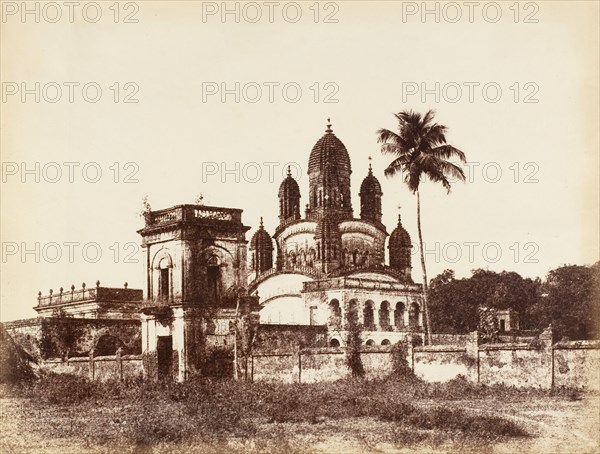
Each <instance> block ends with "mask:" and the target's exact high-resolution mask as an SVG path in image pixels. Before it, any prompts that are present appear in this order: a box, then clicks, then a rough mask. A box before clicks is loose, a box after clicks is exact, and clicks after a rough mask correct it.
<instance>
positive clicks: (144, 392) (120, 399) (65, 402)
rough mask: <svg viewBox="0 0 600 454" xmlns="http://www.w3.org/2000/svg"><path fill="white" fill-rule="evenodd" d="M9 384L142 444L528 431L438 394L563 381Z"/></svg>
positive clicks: (471, 394) (101, 435)
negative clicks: (279, 431) (335, 427)
mask: <svg viewBox="0 0 600 454" xmlns="http://www.w3.org/2000/svg"><path fill="white" fill-rule="evenodd" d="M7 393H8V395H11V396H18V397H25V398H27V399H28V401H29V402H30V404H31V406H32V407H35V408H46V409H61V408H62V409H66V410H65V411H66V412H67V413H68V412H69V411H72V412H73V414H77V413H79V412H81V414H85V415H86V419H87V420H94V419H96V420H97V421H96V423H95V424H94V427H96V429H95V430H93V431H89V433H87V434H86V435H85V436H86V437H88V438H87V439H89V440H91V441H93V442H95V443H103V444H106V443H112V442H116V441H118V440H120V441H121V442H123V443H126V444H134V445H136V446H138V447H141V448H143V447H151V446H155V445H157V444H161V443H163V444H164V443H167V444H172V443H176V444H177V443H185V442H189V441H190V440H195V441H197V442H198V441H200V442H203V443H206V445H207V446H221V447H222V446H225V445H226V444H227V442H228V440H231V439H244V440H245V439H257V440H260V439H262V438H264V430H265V429H264V428H265V427H275V426H277V425H280V424H284V425H285V424H309V425H310V424H315V425H317V424H322V423H326V422H327V421H342V420H347V421H350V420H356V419H361V418H363V419H364V418H368V419H371V420H373V419H374V420H376V421H380V422H382V423H385V424H391V425H392V427H393V430H394V432H393V433H394V437H392V438H393V442H394V443H396V444H407V443H408V444H411V443H420V442H421V441H422V440H423V439H427V438H428V437H430V435H431V434H429V432H431V433H435V434H436V437H438V438H439V437H440V432H442V433H444V434H446V435H444V437H442V438H443V439H446V440H453V439H455V438H456V437H459V438H460V437H463V438H471V439H475V440H490V439H499V438H509V437H524V436H527V433H526V431H525V430H524V429H523V428H522V427H520V426H519V425H517V424H515V423H514V422H512V421H510V420H508V419H504V418H501V417H498V416H494V415H489V414H484V413H475V412H473V411H470V410H467V409H464V408H457V407H456V406H452V407H449V406H441V405H439V404H438V403H436V402H439V401H452V400H457V401H460V400H469V399H470V400H473V399H481V400H484V401H488V400H490V399H512V400H515V399H516V400H521V399H522V400H530V399H533V398H539V397H550V396H552V395H555V394H557V391H552V392H551V391H547V390H523V389H515V388H510V387H505V386H487V387H486V386H479V385H475V384H472V383H470V382H468V381H467V380H465V379H462V378H458V379H455V380H452V381H450V382H447V383H443V384H442V383H437V384H435V383H425V382H423V381H421V380H418V379H416V378H415V377H411V376H405V377H397V378H390V379H387V380H372V381H367V380H352V379H348V380H340V381H336V382H331V383H315V384H277V383H248V382H235V381H231V380H229V381H211V380H206V379H197V380H190V381H188V382H186V383H153V382H143V381H129V382H127V381H125V382H109V383H97V382H90V381H88V380H86V379H83V378H80V377H74V376H68V375H54V374H48V375H46V376H44V377H43V378H42V379H40V380H37V381H34V382H30V383H25V384H22V385H21V386H17V387H12V388H10V389H8V390H7V389H5V390H4V394H7ZM558 393H559V394H560V397H564V398H569V397H570V396H571V395H572V391H571V390H565V391H562V392H561V391H558ZM458 404H460V403H458ZM70 409H72V410H70ZM82 425H83V424H82ZM71 426H73V423H71ZM84 430H85V429H84ZM428 431H429V432H428ZM67 432H68V431H67ZM74 433H76V432H74ZM428 434H429V435H428ZM258 435H260V436H258ZM261 437H262V438H261ZM430 438H431V437H430ZM263 441H264V440H263ZM278 441H280V442H283V441H282V440H278ZM215 443H217V445H215ZM219 443H221V444H219ZM223 443H225V445H223ZM290 449H291V448H290ZM291 450H292V451H293V449H291Z"/></svg>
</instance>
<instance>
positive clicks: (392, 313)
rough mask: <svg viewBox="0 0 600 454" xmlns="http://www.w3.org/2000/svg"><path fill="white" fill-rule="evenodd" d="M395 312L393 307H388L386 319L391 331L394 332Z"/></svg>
mask: <svg viewBox="0 0 600 454" xmlns="http://www.w3.org/2000/svg"><path fill="white" fill-rule="evenodd" d="M395 310H396V308H395V307H392V306H390V310H389V312H388V319H389V322H390V326H391V327H392V330H394V329H395V328H396V326H395V323H394V322H395V320H394V311H395Z"/></svg>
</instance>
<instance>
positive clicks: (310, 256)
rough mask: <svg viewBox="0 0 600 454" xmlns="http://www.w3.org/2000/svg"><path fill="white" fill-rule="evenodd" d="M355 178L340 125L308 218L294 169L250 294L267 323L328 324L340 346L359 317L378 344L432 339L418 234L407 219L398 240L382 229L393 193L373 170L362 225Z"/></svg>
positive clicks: (321, 162) (315, 162) (317, 176)
mask: <svg viewBox="0 0 600 454" xmlns="http://www.w3.org/2000/svg"><path fill="white" fill-rule="evenodd" d="M351 173H352V166H351V163H350V157H349V155H348V150H347V149H346V147H345V145H344V144H343V143H342V141H341V140H340V139H339V138H338V137H337V136H336V135H335V134H334V133H333V130H332V128H331V123H328V125H327V129H326V130H325V134H324V135H323V136H322V137H321V138H320V139H319V140H317V142H316V143H315V145H314V146H313V148H312V151H311V152H310V156H309V159H308V180H309V181H308V186H309V187H308V191H307V194H308V196H307V202H308V203H306V205H305V209H304V216H302V215H301V212H300V205H301V198H302V196H301V190H300V187H299V185H298V183H297V181H296V180H294V178H293V177H292V175H291V173H290V172H289V170H288V175H287V177H286V178H285V179H284V180H283V181H282V183H281V185H280V186H279V192H278V198H279V224H278V225H277V226H276V228H275V231H274V234H273V236H272V237H271V235H269V233H268V232H267V231H266V230H265V228H264V226H263V223H262V219H261V223H260V226H259V228H258V230H257V231H256V232H255V233H254V235H253V236H252V240H251V242H250V256H249V263H248V269H249V272H248V291H249V293H250V294H252V295H257V296H258V297H259V302H260V323H261V324H280V325H289V324H300V325H326V326H327V328H328V343H329V345H331V346H339V345H343V344H344V336H345V327H346V326H347V322H348V320H349V319H348V317H349V314H355V315H356V317H357V319H358V323H359V324H360V325H361V326H362V329H363V338H364V340H365V342H366V343H367V344H368V345H372V344H383V345H385V344H390V343H395V342H396V341H398V340H401V339H404V337H405V336H406V334H407V333H408V332H415V331H417V332H418V331H422V329H423V320H422V299H421V295H422V292H421V286H420V285H418V284H415V283H414V282H413V280H412V277H411V247H412V245H411V240H410V235H409V234H408V232H407V231H406V229H405V228H404V227H403V226H402V222H401V220H400V216H398V224H397V225H396V226H395V227H394V230H393V231H392V233H391V234H388V232H387V229H386V227H385V225H383V223H382V222H381V219H382V209H381V206H382V204H381V198H382V196H383V193H382V191H381V185H380V183H379V181H378V180H377V178H376V177H375V176H374V175H373V170H372V168H371V165H370V164H369V168H368V170H367V175H366V176H365V178H364V180H363V181H362V184H361V186H360V192H359V197H360V217H355V216H354V210H353V208H352V201H351V200H352V190H351V186H350V175H351ZM386 242H387V248H388V250H389V263H387V264H386V261H385V257H386V254H385V247H386ZM274 255H275V260H273V256H274Z"/></svg>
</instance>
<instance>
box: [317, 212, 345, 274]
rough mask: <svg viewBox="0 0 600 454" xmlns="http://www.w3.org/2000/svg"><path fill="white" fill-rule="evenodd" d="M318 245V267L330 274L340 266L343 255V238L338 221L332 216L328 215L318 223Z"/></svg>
mask: <svg viewBox="0 0 600 454" xmlns="http://www.w3.org/2000/svg"><path fill="white" fill-rule="evenodd" d="M315 241H316V243H317V260H316V266H317V267H320V268H321V271H323V272H324V273H329V272H331V271H333V270H335V269H337V268H339V266H340V261H341V254H342V236H341V234H340V230H339V227H338V221H337V220H336V219H335V217H334V216H333V215H332V214H329V213H326V215H325V216H324V217H323V218H322V219H321V220H320V221H319V222H318V224H317V229H316V232H315Z"/></svg>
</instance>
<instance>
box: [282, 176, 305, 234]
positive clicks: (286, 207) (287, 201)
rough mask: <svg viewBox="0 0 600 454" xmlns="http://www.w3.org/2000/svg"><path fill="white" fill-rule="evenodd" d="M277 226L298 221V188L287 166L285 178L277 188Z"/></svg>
mask: <svg viewBox="0 0 600 454" xmlns="http://www.w3.org/2000/svg"><path fill="white" fill-rule="evenodd" d="M278 195H279V225H280V226H281V227H283V226H285V225H286V224H288V223H290V222H293V221H297V220H298V219H300V187H299V186H298V183H297V182H296V180H294V178H293V177H292V172H291V171H290V167H289V166H288V172H287V177H286V178H285V180H283V181H282V182H281V185H280V186H279V194H278Z"/></svg>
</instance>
